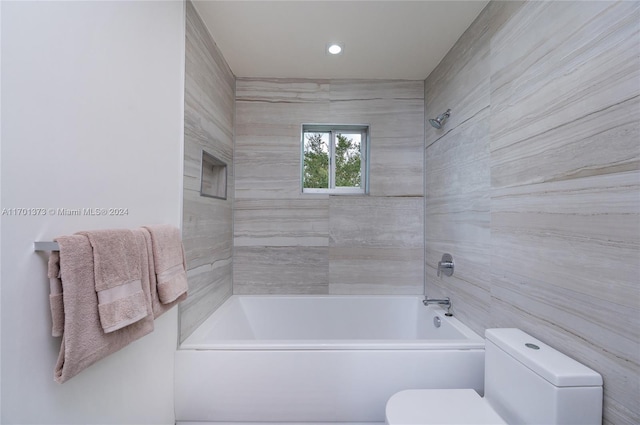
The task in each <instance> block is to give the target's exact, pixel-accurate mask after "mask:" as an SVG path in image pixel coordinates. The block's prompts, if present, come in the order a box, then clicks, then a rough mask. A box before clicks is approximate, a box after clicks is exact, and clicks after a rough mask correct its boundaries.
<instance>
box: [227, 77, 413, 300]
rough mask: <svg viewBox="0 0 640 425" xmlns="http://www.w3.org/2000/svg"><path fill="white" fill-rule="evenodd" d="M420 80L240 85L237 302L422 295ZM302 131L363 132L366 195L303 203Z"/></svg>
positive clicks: (313, 197)
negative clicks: (338, 127) (355, 127)
mask: <svg viewBox="0 0 640 425" xmlns="http://www.w3.org/2000/svg"><path fill="white" fill-rule="evenodd" d="M423 96H424V83H423V81H328V80H326V81H325V80H322V81H311V80H303V81H297V80H267V79H244V78H240V79H238V81H237V83H236V117H237V118H236V119H237V123H236V135H235V137H236V142H235V163H234V165H235V169H236V198H235V204H234V226H235V227H234V258H233V260H234V262H233V278H234V282H233V285H234V293H237V294H394V293H395V294H398V293H399V294H419V293H421V292H422V276H423V271H422V264H423V222H424V220H423V197H422V180H423V176H422V151H423V143H424V137H423V134H424V133H423V123H422V120H423V116H424V109H423V108H424V98H423ZM303 123H313V124H317V123H333V124H368V125H369V126H370V135H371V149H370V176H371V177H370V194H369V195H365V196H358V195H338V196H329V195H312V194H306V193H305V194H303V193H301V184H300V173H301V168H300V161H301V152H300V139H301V126H302V124H303Z"/></svg>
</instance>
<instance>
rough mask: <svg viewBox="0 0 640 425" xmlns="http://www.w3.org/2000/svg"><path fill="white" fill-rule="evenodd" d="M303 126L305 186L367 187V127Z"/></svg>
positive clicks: (307, 187) (358, 190) (327, 188)
mask: <svg viewBox="0 0 640 425" xmlns="http://www.w3.org/2000/svg"><path fill="white" fill-rule="evenodd" d="M342 127H345V126H333V127H331V126H303V133H302V142H303V170H302V172H303V176H302V181H303V189H325V190H331V189H334V190H335V189H343V190H344V189H353V191H354V193H363V192H364V190H365V181H364V178H363V177H364V172H365V171H366V167H364V162H365V158H366V156H365V153H366V146H367V137H368V135H367V130H368V129H367V127H363V126H350V127H346V128H342Z"/></svg>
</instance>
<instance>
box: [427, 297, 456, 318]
mask: <svg viewBox="0 0 640 425" xmlns="http://www.w3.org/2000/svg"><path fill="white" fill-rule="evenodd" d="M422 303H423V304H424V305H429V304H437V305H441V306H443V307H446V309H447V316H453V314H451V307H452V306H453V303H452V302H451V299H449V297H445V298H429V297H424V300H422Z"/></svg>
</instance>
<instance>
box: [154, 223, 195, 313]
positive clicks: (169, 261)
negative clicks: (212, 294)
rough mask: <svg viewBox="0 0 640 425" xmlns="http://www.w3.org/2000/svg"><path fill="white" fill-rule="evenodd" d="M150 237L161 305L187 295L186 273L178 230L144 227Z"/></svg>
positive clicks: (162, 226) (169, 227) (162, 227)
mask: <svg viewBox="0 0 640 425" xmlns="http://www.w3.org/2000/svg"><path fill="white" fill-rule="evenodd" d="M145 228H146V229H147V230H148V231H149V234H150V235H151V247H152V250H153V263H154V266H155V271H156V280H157V290H158V298H159V299H160V302H161V303H162V304H169V303H172V302H174V301H177V300H178V298H180V297H181V296H182V295H184V294H186V293H187V272H186V264H185V258H184V247H183V246H182V239H181V238H180V230H178V228H176V227H174V226H169V225H159V226H145Z"/></svg>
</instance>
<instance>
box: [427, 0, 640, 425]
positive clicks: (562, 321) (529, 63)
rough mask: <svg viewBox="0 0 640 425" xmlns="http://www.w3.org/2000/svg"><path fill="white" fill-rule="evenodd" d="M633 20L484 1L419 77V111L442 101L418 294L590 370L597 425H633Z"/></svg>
mask: <svg viewBox="0 0 640 425" xmlns="http://www.w3.org/2000/svg"><path fill="white" fill-rule="evenodd" d="M639 31H640V4H638V3H637V2H544V3H543V2H527V3H524V4H514V3H510V2H492V3H490V4H489V5H488V7H487V8H486V9H485V10H484V11H483V12H482V14H481V15H480V16H479V17H478V19H477V20H476V22H474V24H473V25H472V26H471V28H470V29H469V30H468V31H467V33H465V35H463V37H462V38H461V39H460V40H459V42H458V44H457V45H456V46H454V48H453V49H452V50H451V51H450V52H449V54H448V55H447V57H446V58H445V59H444V60H443V62H442V63H441V64H440V65H439V67H438V68H437V69H436V71H434V73H433V74H431V75H430V76H429V77H428V79H427V81H426V82H425V88H426V95H425V96H426V103H427V108H426V115H427V117H431V115H433V116H435V115H437V113H441V112H442V111H439V110H440V109H442V108H446V107H450V108H451V109H452V120H450V121H449V123H448V124H447V125H446V127H445V130H444V132H440V133H438V132H437V131H435V130H431V129H429V128H428V129H427V131H426V141H427V146H428V149H427V150H426V179H425V181H426V188H425V193H426V205H427V206H426V214H425V219H426V224H425V226H426V229H425V235H426V239H425V241H426V242H425V243H426V263H427V267H426V276H427V286H428V290H431V291H433V292H434V293H438V294H442V295H448V296H451V297H452V299H453V300H454V310H455V311H456V315H457V316H458V317H459V318H461V319H462V320H463V321H465V322H467V323H468V324H470V326H471V327H472V328H474V329H476V330H479V331H482V330H483V329H484V328H489V327H496V326H499V327H502V326H514V327H519V328H522V329H523V330H525V331H526V332H529V333H531V334H532V335H534V336H536V337H538V338H540V339H542V340H544V341H545V342H547V343H549V344H551V345H552V346H554V347H556V348H558V349H559V350H560V351H563V352H565V353H567V354H569V355H570V356H572V357H574V358H576V359H577V360H579V361H581V362H582V363H584V364H586V365H588V366H590V367H592V368H594V369H595V370H597V371H598V372H600V373H601V374H602V375H603V377H604V381H605V395H604V423H606V424H635V423H640V405H639V404H638V400H639V399H640V390H639V386H640V367H639V365H640V171H639V166H638V164H639V160H640V143H639V142H638V140H640V107H639V103H638V101H639V98H640V59H639V58H640V55H639V44H638V40H639V39H640V38H639ZM483 61H488V66H480V65H479V64H480V63H482V62H483ZM474 64H477V65H474ZM467 69H469V71H468V72H467V71H466V70H467ZM471 69H474V70H473V71H471ZM487 81H489V89H490V92H489V96H488V97H486V94H485V93H484V92H482V93H481V92H480V91H478V90H475V91H473V87H476V88H477V87H485V85H486V84H487ZM465 85H466V87H467V88H469V89H471V91H469V90H465V89H461V88H463V87H464V86H465ZM466 93H470V94H466ZM469 96H471V97H469ZM480 98H482V99H480ZM458 101H460V102H463V103H464V104H463V105H460V104H458V103H456V102H458ZM436 104H437V105H436ZM431 105H434V106H433V107H432V106H431ZM469 105H477V106H475V107H473V108H471V107H470V106H469ZM487 107H488V108H489V111H488V117H486V118H484V119H485V120H488V122H489V130H488V134H485V132H486V128H485V129H484V130H483V129H482V125H481V124H479V123H478V124H477V125H475V124H474V120H475V119H478V118H479V117H480V116H481V115H478V111H483V112H481V114H485V115H486V114H487V112H486V110H485V109H484V108H487ZM436 108H437V109H436ZM459 108H463V109H462V111H464V114H463V115H464V117H462V118H461V121H458V122H456V120H455V117H456V114H455V111H457V110H458V109H459ZM464 108H466V109H464ZM436 111H439V112H437V113H436ZM466 111H468V112H466ZM465 121H468V123H465ZM465 125H470V126H471V127H475V128H476V130H475V131H473V130H470V129H469V130H468V131H466V132H464V131H462V130H458V127H463V126H465ZM476 143H478V144H479V146H477V145H475V144H476ZM487 143H488V149H489V150H488V165H487V161H486V160H483V159H482V158H486V156H485V155H484V154H482V153H481V152H485V151H484V149H486V148H487ZM445 144H446V145H448V146H447V147H444V146H439V145H445ZM476 159H477V160H478V161H479V162H480V163H482V162H484V164H482V165H480V164H476V162H475V160H476ZM485 166H488V170H489V174H486V173H484V174H483V173H482V171H480V170H479V169H478V167H485ZM445 182H449V183H450V185H449V186H448V187H447V189H446V190H443V189H442V188H443V187H444V184H445ZM483 182H485V183H484V184H483ZM487 194H489V202H488V205H487V203H486V199H487V198H486V195H487ZM487 211H488V213H489V219H487V217H486V215H487ZM487 226H488V227H487ZM454 228H457V229H458V231H456V230H455V229H454ZM486 229H488V231H487V230H486ZM487 246H488V247H489V249H488V252H489V257H488V258H484V257H483V255H482V253H481V252H482V249H483V247H487ZM447 249H451V250H452V252H451V254H453V256H454V260H456V272H455V274H454V276H453V277H452V278H442V279H437V278H436V277H435V264H436V263H437V260H438V257H439V255H441V252H442V251H444V250H447ZM487 266H488V267H487ZM476 267H479V268H478V269H477V272H478V273H477V276H475V277H474V273H473V271H472V270H474V269H476ZM487 271H489V273H488V274H487ZM486 294H489V296H487V295H486ZM476 303H477V305H474V304H476ZM482 304H484V305H482ZM467 310H468V311H470V312H471V311H473V312H474V314H468V313H467ZM476 312H477V313H478V314H477V316H476V314H475V313H476Z"/></svg>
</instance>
